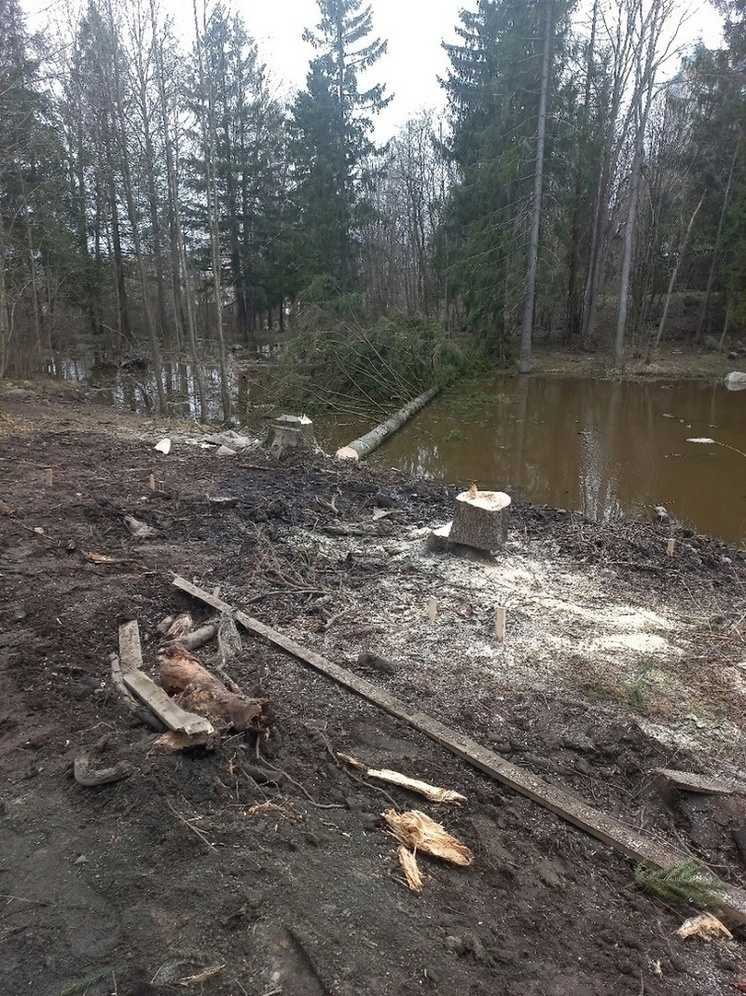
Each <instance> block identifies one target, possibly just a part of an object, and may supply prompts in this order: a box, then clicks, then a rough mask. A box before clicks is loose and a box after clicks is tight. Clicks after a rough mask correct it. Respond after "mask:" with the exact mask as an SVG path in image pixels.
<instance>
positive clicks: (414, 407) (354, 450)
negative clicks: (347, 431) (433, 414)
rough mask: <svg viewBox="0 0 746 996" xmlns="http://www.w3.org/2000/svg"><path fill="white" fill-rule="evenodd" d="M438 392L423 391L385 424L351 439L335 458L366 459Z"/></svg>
mask: <svg viewBox="0 0 746 996" xmlns="http://www.w3.org/2000/svg"><path fill="white" fill-rule="evenodd" d="M438 390H439V388H437V387H431V388H430V390H429V391H425V393H424V394H421V395H420V396H419V397H418V398H415V399H414V401H410V402H409V404H408V405H405V406H404V407H403V408H401V409H400V410H399V411H398V412H397V413H396V414H395V415H392V416H391V418H387V419H386V421H385V422H381V424H380V425H377V426H376V427H375V429H371V430H370V432H366V434H365V435H364V436H360V438H359V439H353V441H352V442H351V443H348V444H347V446H343V447H342V448H341V449H339V450H337V452H336V453H335V456H336V457H337V458H338V459H339V460H362V459H363V457H367V456H368V454H369V453H372V452H373V450H375V449H378V447H379V446H380V445H381V443H382V442H383V441H384V440H385V439H388V437H389V436H392V435H393V434H394V433H395V432H396V431H397V429H401V427H402V426H403V425H404V424H405V423H406V422H408V421H409V420H410V419H411V418H412V416H413V415H416V414H417V412H419V411H422V409H423V408H424V407H425V405H426V404H427V403H428V401H432V399H433V398H434V397H435V395H436V394H437V393H438Z"/></svg>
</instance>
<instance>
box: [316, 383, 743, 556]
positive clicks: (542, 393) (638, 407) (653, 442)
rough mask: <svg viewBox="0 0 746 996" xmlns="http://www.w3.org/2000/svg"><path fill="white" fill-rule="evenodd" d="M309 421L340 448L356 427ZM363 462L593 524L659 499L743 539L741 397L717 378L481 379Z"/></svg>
mask: <svg viewBox="0 0 746 996" xmlns="http://www.w3.org/2000/svg"><path fill="white" fill-rule="evenodd" d="M319 428H320V432H319V435H320V436H321V437H322V440H323V441H324V442H326V443H327V445H330V444H340V445H341V444H343V443H345V442H349V441H350V440H351V439H352V438H353V437H354V436H355V435H357V434H358V430H359V429H360V428H361V426H360V425H359V424H357V425H356V424H352V423H348V424H346V425H345V424H341V421H338V422H337V424H336V425H334V426H333V427H327V426H320V427H319ZM324 437H326V438H324ZM691 437H706V438H711V439H714V440H716V442H715V443H710V444H697V443H690V442H687V439H688V438H691ZM729 446H732V447H736V448H737V449H738V450H742V451H743V452H742V453H738V452H735V451H734V450H732V449H728V448H727V447H729ZM369 461H370V462H371V463H372V464H374V465H378V466H387V467H398V468H400V469H402V470H406V471H408V472H410V473H412V474H415V475H419V476H424V477H428V478H433V479H437V480H442V481H444V482H447V483H452V484H455V483H457V484H463V485H467V484H468V483H469V482H470V481H475V482H476V483H477V484H478V485H479V486H480V487H484V488H497V489H500V490H506V491H508V492H509V493H510V494H512V495H513V496H514V497H516V498H521V499H523V500H525V501H530V502H535V503H541V504H544V503H546V504H550V505H557V506H559V507H562V508H568V509H571V510H573V511H578V512H581V513H582V514H584V515H586V516H588V517H589V518H591V519H595V520H600V521H607V520H609V519H614V518H617V517H620V516H626V517H630V518H648V519H649V518H651V517H653V516H654V511H653V506H656V505H663V506H665V507H666V508H667V509H668V511H669V513H670V514H671V515H672V516H675V517H676V518H677V519H679V520H682V521H683V522H685V523H688V524H690V525H691V526H692V527H693V528H695V529H696V530H698V531H700V532H705V533H711V534H712V535H715V536H720V537H722V538H723V539H726V540H729V541H730V542H733V543H736V544H738V545H744V543H745V542H746V392H739V391H729V390H728V389H727V388H726V387H725V384H724V383H723V384H706V383H701V382H695V381H686V382H656V383H638V382H629V383H614V382H610V381H590V380H580V379H577V378H557V377H552V378H548V377H492V378H489V379H484V380H480V381H478V382H471V383H470V384H469V385H464V384H461V385H459V386H458V387H457V388H456V389H455V390H454V389H452V390H450V391H448V392H446V393H445V394H444V395H441V396H440V397H439V398H436V399H435V401H434V402H432V403H431V404H430V405H429V407H428V408H427V409H425V411H423V412H421V413H420V414H419V415H418V416H416V417H415V418H414V419H413V420H412V421H411V422H410V423H409V424H408V425H406V426H405V427H404V428H403V429H401V430H400V431H399V432H398V433H397V434H396V435H395V436H393V437H392V438H391V439H390V440H389V441H388V442H387V443H386V444H385V445H384V446H383V447H382V448H381V449H380V450H378V451H377V452H376V453H374V454H373V455H372V456H371V457H369Z"/></svg>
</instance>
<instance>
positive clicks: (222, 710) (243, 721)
mask: <svg viewBox="0 0 746 996" xmlns="http://www.w3.org/2000/svg"><path fill="white" fill-rule="evenodd" d="M158 661H159V664H160V674H161V684H162V685H163V688H164V689H165V691H166V692H168V694H169V695H173V696H174V697H175V699H174V700H175V701H176V702H177V703H178V705H180V706H181V707H182V708H183V709H188V710H189V711H190V712H194V713H197V714H198V715H200V716H204V717H205V718H206V719H209V720H210V722H211V723H212V724H213V725H214V726H215V728H216V729H219V730H225V729H234V730H237V731H238V732H239V733H244V732H252V733H261V732H262V731H263V730H266V729H267V726H268V725H269V719H270V716H269V702H268V701H267V700H266V699H250V698H248V697H247V696H246V695H243V694H241V693H239V694H237V693H236V692H229V691H228V689H227V688H226V687H225V685H224V684H223V682H222V681H220V679H219V678H216V677H215V675H214V674H210V672H209V671H208V670H206V668H204V667H202V665H201V664H200V663H199V661H198V660H195V658H194V657H192V655H191V654H190V653H189V652H188V651H186V650H184V648H183V647H181V646H179V645H178V644H176V645H175V646H173V647H170V648H168V649H164V650H163V651H162V652H161V653H159V655H158Z"/></svg>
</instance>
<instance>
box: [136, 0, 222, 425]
mask: <svg viewBox="0 0 746 996" xmlns="http://www.w3.org/2000/svg"><path fill="white" fill-rule="evenodd" d="M150 23H151V28H152V35H153V52H154V55H155V65H156V77H157V83H158V98H159V102H160V113H161V125H162V127H163V136H164V140H165V141H164V145H165V150H166V173H167V180H168V199H169V219H170V225H171V229H172V253H173V254H174V257H175V259H174V274H173V283H174V298H175V300H176V301H177V302H181V301H183V303H184V305H185V307H184V311H185V314H186V329H187V336H188V338H189V349H190V351H191V354H192V364H193V369H194V379H195V383H196V386H197V399H198V401H199V412H200V416H199V417H200V421H201V422H206V421H207V420H208V409H207V399H206V396H205V381H204V377H203V375H202V363H201V360H200V356H199V347H198V344H197V321H196V317H195V314H194V288H193V286H192V276H191V271H190V269H189V264H188V262H187V256H186V247H185V245H184V233H183V230H182V226H181V211H180V208H179V185H178V177H177V175H176V164H175V161H174V150H173V146H172V135H171V134H170V129H169V114H168V101H167V99H166V79H165V73H164V69H163V51H162V49H161V43H160V42H159V40H158V32H157V26H158V19H157V17H156V9H155V0H150ZM182 288H183V290H184V293H183V295H182Z"/></svg>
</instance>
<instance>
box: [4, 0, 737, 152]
mask: <svg viewBox="0 0 746 996" xmlns="http://www.w3.org/2000/svg"><path fill="white" fill-rule="evenodd" d="M123 2H124V3H127V0H123ZM209 2H210V0H208V4H209ZM224 2H225V4H226V6H227V7H231V8H232V9H234V10H236V11H237V12H238V13H240V14H241V16H242V17H243V19H244V22H245V24H246V27H247V30H248V32H249V33H250V34H251V35H253V37H254V38H255V39H256V41H257V42H258V44H259V48H260V52H261V56H262V59H263V60H264V61H265V62H266V64H267V67H268V69H269V70H270V73H271V76H272V79H273V80H274V82H275V84H276V85H277V86H278V87H280V88H282V90H283V91H287V92H288V93H289V92H290V91H291V90H293V89H296V88H299V87H302V86H304V84H305V79H306V73H307V70H308V63H309V60H310V59H311V57H312V56H313V49H312V48H311V46H310V45H307V44H306V43H305V42H304V41H303V39H302V34H303V29H304V28H306V27H314V26H315V25H316V22H317V21H318V20H319V10H318V6H317V4H316V0H224ZM21 3H22V6H23V7H24V9H25V10H27V11H29V12H32V11H34V12H36V13H37V16H38V15H39V14H41V16H46V17H52V18H54V15H55V13H56V12H58V11H61V9H62V8H63V7H64V6H67V0H21ZM162 3H163V6H164V7H165V8H166V9H167V10H171V11H172V12H173V15H174V18H175V23H176V26H177V29H178V30H179V31H183V32H184V35H185V37H184V42H185V45H186V46H187V47H188V45H189V44H191V39H192V37H193V33H194V27H193V24H194V21H193V15H192V2H191V0H162ZM369 3H370V4H371V6H372V8H373V29H374V36H375V37H379V38H381V39H386V40H388V52H387V54H386V55H385V56H384V57H383V58H382V59H381V60H380V61H379V62H378V63H377V64H376V66H375V67H374V68H373V69H372V70H371V71H370V76H369V79H368V80H365V79H364V80H363V81H362V82H363V85H365V83H366V82H367V83H377V82H381V81H383V82H385V83H386V85H387V92H388V93H393V94H394V100H393V101H392V102H391V104H390V105H389V107H388V108H387V109H386V110H385V111H383V112H382V113H381V115H379V117H378V120H377V123H376V135H377V137H378V138H379V139H381V140H385V139H387V138H389V137H390V136H391V135H392V134H394V132H396V130H397V129H398V128H399V127H401V126H402V125H403V124H405V123H406V121H407V120H408V119H409V118H411V117H412V116H413V115H415V114H416V113H417V112H418V111H420V110H421V109H423V108H438V109H439V108H441V107H442V106H443V91H442V89H441V87H440V86H439V85H438V81H437V78H438V76H443V75H445V72H446V69H447V65H448V59H447V56H446V54H445V52H444V51H443V48H442V44H441V43H442V42H443V40H446V41H455V40H456V35H455V32H454V28H455V26H456V25H457V24H458V23H459V11H460V10H461V9H462V8H463V7H466V8H469V9H473V8H474V7H475V6H476V2H475V0H369ZM201 6H202V0H198V7H199V8H200V10H201ZM683 6H684V3H683V2H682V7H683ZM688 6H689V8H690V10H691V11H692V14H691V17H690V18H689V20H688V23H687V27H686V29H685V31H684V32H682V40H685V41H687V42H692V43H693V42H694V41H695V40H697V39H698V38H701V39H702V40H703V41H704V42H705V44H707V45H710V46H715V45H718V44H720V41H721V32H720V25H721V19H720V17H719V16H718V15H717V14H716V13H715V12H714V10H713V8H712V7H711V5H710V4H709V2H708V0H690V3H689V4H688ZM34 23H38V21H37V20H36V18H34ZM675 61H676V62H677V61H678V60H675Z"/></svg>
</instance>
